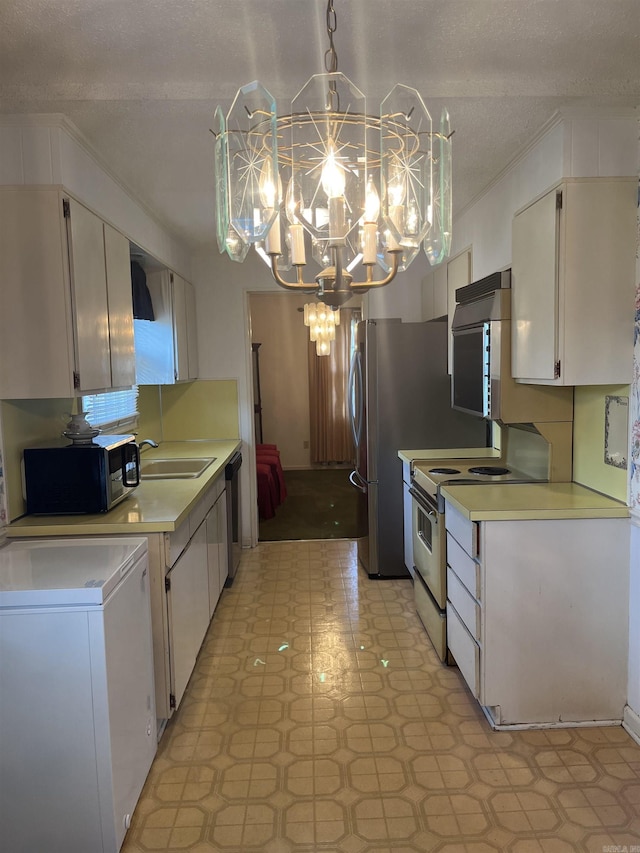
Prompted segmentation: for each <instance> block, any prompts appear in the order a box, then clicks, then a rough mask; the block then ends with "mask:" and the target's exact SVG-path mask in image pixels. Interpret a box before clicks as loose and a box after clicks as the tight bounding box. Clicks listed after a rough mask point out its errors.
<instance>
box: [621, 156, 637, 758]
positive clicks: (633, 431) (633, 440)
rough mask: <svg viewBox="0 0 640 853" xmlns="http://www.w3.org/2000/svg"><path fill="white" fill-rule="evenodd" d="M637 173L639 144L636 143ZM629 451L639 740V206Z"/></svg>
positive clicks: (633, 710) (629, 715)
mask: <svg viewBox="0 0 640 853" xmlns="http://www.w3.org/2000/svg"><path fill="white" fill-rule="evenodd" d="M638 172H639V174H640V145H639V146H638ZM629 406H630V413H629V422H630V436H631V437H630V442H629V443H630V454H629V464H630V471H629V475H630V476H629V504H630V506H631V566H630V578H629V581H630V590H629V688H628V698H627V702H628V707H627V709H626V711H625V724H626V725H627V728H628V729H629V730H630V731H631V732H633V734H634V737H635V738H636V740H637V741H638V743H640V619H639V618H638V614H639V613H640V206H639V208H638V233H637V238H636V303H635V324H634V350H633V380H632V383H631V395H630V398H629Z"/></svg>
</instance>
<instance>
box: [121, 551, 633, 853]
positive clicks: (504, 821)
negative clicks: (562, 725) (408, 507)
mask: <svg viewBox="0 0 640 853" xmlns="http://www.w3.org/2000/svg"><path fill="white" fill-rule="evenodd" d="M634 849H635V850H636V851H637V853H640V746H638V745H637V744H635V743H634V742H633V740H632V739H631V738H630V737H629V736H628V735H627V734H626V732H625V731H624V730H623V729H622V728H581V729H557V730H553V731H528V732H513V733H511V732H509V733H507V732H493V731H491V729H490V728H489V726H488V724H487V722H486V721H485V718H484V716H483V714H482V713H481V711H480V710H479V707H478V705H477V704H476V702H475V701H474V700H473V699H472V697H471V696H470V694H469V693H468V692H467V690H466V687H465V685H464V683H463V681H462V679H461V677H460V675H459V673H458V671H457V669H455V668H447V667H444V666H443V665H441V664H440V662H439V661H438V660H437V658H436V657H435V654H434V652H433V651H432V648H431V646H430V644H429V641H428V639H427V637H426V635H425V633H424V630H423V628H422V626H421V624H420V622H419V620H418V617H417V615H416V613H415V609H414V605H413V592H412V586H411V582H410V581H406V580H396V581H371V580H369V579H368V578H367V577H366V576H365V575H364V573H363V572H362V570H360V571H359V570H358V569H357V564H356V553H355V545H354V544H353V543H352V542H349V541H315V542H274V543H263V544H261V545H260V546H259V547H258V548H256V549H255V550H254V551H251V552H248V553H247V554H246V555H245V556H244V557H243V559H242V563H241V565H240V569H239V570H238V575H237V577H236V580H235V583H234V585H233V587H232V588H231V589H228V590H225V591H224V592H223V594H222V598H221V599H220V602H219V604H218V607H217V610H216V613H215V615H214V619H213V621H212V624H211V627H210V629H209V633H208V635H207V637H206V639H205V642H204V645H203V648H202V651H201V653H200V657H199V659H198V663H197V666H196V669H195V671H194V674H193V676H192V678H191V682H190V684H189V687H188V688H187V692H186V694H185V697H184V699H183V701H182V704H181V707H180V709H179V710H178V712H177V714H176V715H175V716H174V718H173V719H172V721H171V722H170V724H169V726H168V727H167V730H166V731H165V734H164V736H163V738H162V740H161V743H160V745H159V750H158V755H157V758H156V760H155V762H154V764H153V767H152V768H151V772H150V774H149V777H148V779H147V783H146V786H145V789H144V791H143V793H142V797H141V799H140V801H139V804H138V807H137V809H136V812H135V815H134V818H133V824H132V828H131V830H130V831H129V833H128V835H127V838H126V840H125V844H124V847H123V853H139V851H145V853H146V851H169V850H170V851H182V850H188V851H193V853H212V852H213V851H219V853H250V852H251V851H260V853H319V851H322V853H423V852H424V851H438V852H439V853H440V851H442V853H463V851H464V853H491V851H512V852H513V853H571V851H588V853H605V851H609V853H613V851H616V853H618V851H627V853H630V851H633V850H634Z"/></svg>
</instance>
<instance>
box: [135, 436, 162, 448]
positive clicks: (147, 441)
mask: <svg viewBox="0 0 640 853" xmlns="http://www.w3.org/2000/svg"><path fill="white" fill-rule="evenodd" d="M143 444H148V445H149V447H157V446H158V442H157V441H154V440H153V439H152V438H143V439H142V441H139V442H138V447H142V445H143Z"/></svg>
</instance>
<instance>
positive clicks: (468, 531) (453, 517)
mask: <svg viewBox="0 0 640 853" xmlns="http://www.w3.org/2000/svg"><path fill="white" fill-rule="evenodd" d="M444 512H445V515H444V523H445V527H446V529H447V530H448V531H449V533H450V534H451V535H452V536H453V538H454V539H455V540H456V542H458V544H459V545H462V547H463V548H464V550H465V551H466V552H467V554H468V555H469V556H470V557H477V556H478V554H479V553H480V547H479V543H480V537H479V529H478V525H477V524H476V523H475V522H474V521H470V520H469V519H468V518H465V517H464V515H462V513H461V512H458V510H457V509H456V508H455V507H454V506H453V505H452V504H450V503H449V501H447V502H446V504H445V511H444Z"/></svg>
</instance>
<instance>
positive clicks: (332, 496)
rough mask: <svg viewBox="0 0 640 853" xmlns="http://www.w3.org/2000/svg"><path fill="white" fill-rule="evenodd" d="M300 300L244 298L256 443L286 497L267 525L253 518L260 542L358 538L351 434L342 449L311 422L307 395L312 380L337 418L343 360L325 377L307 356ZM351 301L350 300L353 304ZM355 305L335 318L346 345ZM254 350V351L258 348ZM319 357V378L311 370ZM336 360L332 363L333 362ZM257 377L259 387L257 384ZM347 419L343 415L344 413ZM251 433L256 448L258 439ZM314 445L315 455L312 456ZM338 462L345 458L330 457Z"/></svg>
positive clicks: (282, 295)
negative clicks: (278, 469) (268, 447)
mask: <svg viewBox="0 0 640 853" xmlns="http://www.w3.org/2000/svg"><path fill="white" fill-rule="evenodd" d="M312 301H315V298H314V297H312V296H309V295H305V294H302V293H301V294H298V293H287V292H277V291H276V292H268V293H267V292H262V293H250V294H249V311H250V320H251V339H252V350H253V355H254V359H253V369H254V377H253V378H254V383H253V392H254V410H255V409H256V407H257V408H258V409H259V414H260V417H259V418H258V417H256V424H258V423H260V425H261V433H262V443H263V444H272V445H276V446H277V448H278V452H279V454H280V462H281V465H282V468H283V470H284V477H285V484H286V492H287V496H286V498H285V499H284V501H283V502H282V503H281V504H280V505H278V506H277V508H276V510H275V514H274V515H273V516H272V517H271V518H260V521H259V535H258V539H259V540H260V541H274V540H282V539H324V538H353V537H354V536H355V535H356V534H357V523H356V509H355V507H356V496H357V493H356V490H355V489H354V488H353V487H352V486H351V484H350V483H349V474H350V473H351V471H352V458H353V445H352V441H351V437H350V428H349V425H348V423H346V426H345V429H346V430H347V431H348V432H347V435H346V436H345V439H344V441H343V442H340V441H338V442H335V443H334V442H333V441H332V437H331V435H329V436H328V440H327V435H326V433H325V431H324V428H323V425H322V424H321V425H320V428H318V423H317V421H312V417H313V415H312V407H311V405H310V394H311V395H312V394H313V389H314V387H315V384H317V382H318V381H320V382H322V383H325V384H327V387H326V388H324V389H323V391H324V393H326V394H327V395H328V398H329V399H330V400H331V406H334V407H335V408H336V409H337V411H338V418H339V412H340V411H341V404H340V401H339V399H338V398H339V397H340V396H342V398H343V399H344V401H345V402H344V407H345V413H346V388H347V382H348V369H349V358H348V355H347V358H346V359H342V360H338V367H334V368H332V369H331V370H327V366H328V364H329V362H328V360H327V361H324V358H325V357H318V356H316V355H315V353H314V352H313V351H311V352H310V349H312V348H311V347H310V344H309V329H308V328H307V327H306V326H305V325H304V322H303V307H304V304H305V302H312ZM354 302H355V300H354ZM360 310H361V309H360V304H359V303H358V304H354V305H353V306H351V305H350V306H349V307H348V309H343V310H342V312H341V315H342V316H341V325H343V324H344V325H343V328H342V330H341V332H342V334H343V335H344V334H345V333H346V334H347V340H350V336H349V327H350V324H351V321H352V318H353V317H354V316H356V315H355V313H354V312H357V316H359V312H360ZM258 344H259V345H260V346H259V347H258V346H257V345H258ZM311 358H313V359H315V358H322V360H323V362H324V363H322V364H321V370H320V374H321V375H320V376H319V375H318V370H317V369H314V368H317V363H315V364H314V362H313V361H311V369H310V359H311ZM335 361H336V359H335V353H334V358H333V359H332V362H335ZM256 371H258V372H259V383H258V382H257V381H256V379H257V377H256ZM345 418H346V414H345ZM258 432H259V431H257V432H256V443H260V442H259V435H258ZM314 445H315V450H314ZM333 456H336V457H344V458H332V457H333Z"/></svg>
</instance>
